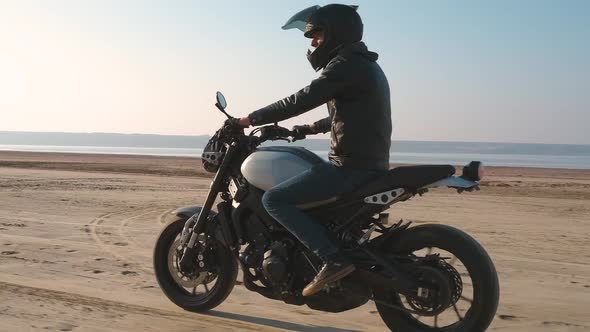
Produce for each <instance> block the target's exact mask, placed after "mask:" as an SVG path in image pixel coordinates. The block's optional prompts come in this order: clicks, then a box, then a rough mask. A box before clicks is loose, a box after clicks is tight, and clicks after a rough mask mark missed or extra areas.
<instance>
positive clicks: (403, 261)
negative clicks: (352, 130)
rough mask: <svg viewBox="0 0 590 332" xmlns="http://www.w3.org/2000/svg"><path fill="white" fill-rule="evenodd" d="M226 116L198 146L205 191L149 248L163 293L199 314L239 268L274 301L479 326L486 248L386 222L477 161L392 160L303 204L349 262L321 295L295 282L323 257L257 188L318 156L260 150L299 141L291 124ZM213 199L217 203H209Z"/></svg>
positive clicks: (486, 310) (450, 232)
mask: <svg viewBox="0 0 590 332" xmlns="http://www.w3.org/2000/svg"><path fill="white" fill-rule="evenodd" d="M216 106H217V108H218V109H219V110H221V111H222V112H223V113H224V114H225V115H226V116H227V117H228V120H227V121H225V123H224V125H223V126H222V128H221V129H219V130H218V131H217V132H216V133H215V135H214V136H213V138H212V139H211V140H210V142H209V144H208V145H207V147H206V148H205V151H204V152H203V158H202V160H203V163H204V166H205V169H207V170H208V171H211V172H215V177H214V178H213V181H212V183H211V187H210V190H209V193H208V195H207V199H206V201H205V203H204V204H203V206H202V207H200V206H194V207H189V208H182V209H178V210H176V211H174V212H173V214H174V215H175V220H174V221H172V222H171V223H169V224H168V225H167V226H166V227H165V228H164V230H163V231H162V233H161V234H160V236H159V238H158V240H157V243H156V246H155V250H154V269H155V274H156V278H157V280H158V283H159V285H160V287H161V288H162V290H163V291H164V294H166V296H167V297H168V298H169V299H170V300H171V301H172V302H174V303H175V304H176V305H178V306H180V307H181V308H183V309H185V310H188V311H194V312H203V311H207V310H209V309H212V308H214V307H216V306H217V305H219V304H220V303H222V302H223V301H224V300H225V299H226V298H227V296H228V295H229V294H230V292H231V291H232V289H233V287H234V284H235V282H236V278H237V274H238V265H239V266H240V267H241V268H242V271H243V275H244V279H243V284H244V286H245V287H246V288H247V289H248V290H251V291H254V292H257V293H259V294H261V295H263V296H265V297H267V298H270V299H273V300H280V301H284V302H285V303H288V304H293V305H307V306H308V307H310V308H312V309H315V310H321V311H327V312H342V311H346V310H350V309H353V308H356V307H359V306H362V305H363V304H365V303H367V302H368V301H374V302H375V304H376V307H377V309H378V311H379V314H380V315H381V318H382V319H383V321H384V322H385V324H387V326H388V327H389V328H390V329H391V330H392V331H401V332H413V331H464V332H477V331H484V330H486V328H487V327H488V326H489V325H490V323H491V322H492V320H493V318H494V315H495V313H496V309H497V306H498V298H499V285H498V277H497V274H496V270H495V268H494V264H493V263H492V261H491V259H490V257H489V256H488V254H487V253H486V251H485V250H484V248H483V247H482V246H481V245H480V244H479V243H478V242H477V241H475V240H474V239H473V238H472V237H471V236H469V235H468V234H466V233H464V232H463V231H461V230H458V229H456V228H453V227H450V226H445V225H437V224H423V225H419V226H416V227H411V228H410V227H409V225H410V223H407V222H403V221H399V222H397V223H389V221H388V214H387V213H384V211H386V210H387V209H388V208H389V207H390V206H391V205H392V204H394V203H398V202H401V201H405V200H408V199H410V198H412V197H414V196H416V195H420V196H421V195H423V194H424V193H426V192H427V191H428V190H429V188H433V187H449V188H453V189H456V190H457V191H458V192H462V191H472V190H478V189H479V187H478V184H479V183H478V182H479V181H480V180H481V176H482V174H483V166H482V165H481V163H480V162H471V163H470V164H469V165H467V166H465V167H464V168H463V172H462V175H461V176H454V174H455V168H454V167H453V166H451V165H421V166H402V167H396V168H393V169H391V170H389V171H387V172H383V174H381V175H379V176H378V178H375V179H373V180H371V181H369V182H368V183H366V184H363V185H362V186H360V187H358V188H357V189H356V190H355V191H354V192H351V193H345V194H342V195H340V196H337V197H334V198H333V199H329V200H325V201H322V202H314V203H311V204H306V205H305V206H302V207H301V208H303V209H305V211H306V212H307V213H309V214H310V215H311V216H313V218H314V219H315V220H317V221H321V222H323V223H324V224H325V226H326V227H327V228H328V229H329V230H331V231H332V232H333V234H334V236H335V237H336V238H337V239H338V240H339V241H340V244H341V247H342V251H343V253H344V254H345V255H347V257H348V258H349V259H350V260H351V261H352V262H353V263H354V264H355V266H356V270H355V272H353V273H352V274H350V275H348V276H347V277H345V278H343V279H341V280H339V281H337V282H334V283H332V284H328V285H326V286H325V287H324V289H323V290H321V291H320V292H318V293H316V294H314V295H312V296H309V297H303V296H302V295H301V291H302V289H303V287H305V285H306V284H308V283H309V282H310V281H311V280H312V279H313V277H314V276H315V275H316V274H317V272H318V269H319V267H320V266H321V264H322V262H321V261H320V260H319V259H318V258H317V257H316V256H314V255H313V254H312V253H311V252H310V251H309V250H308V249H307V248H306V247H304V246H303V245H302V244H301V243H300V242H299V241H298V240H297V239H296V238H295V237H294V236H293V235H291V234H290V233H289V231H287V230H286V229H285V228H283V227H282V226H281V225H280V224H279V223H278V222H277V221H275V220H274V219H273V218H272V217H270V216H269V215H268V213H267V212H266V211H265V209H264V207H263V206H262V203H261V197H262V195H263V194H264V191H265V190H268V189H269V188H271V187H272V186H274V185H276V184H278V183H280V182H282V181H284V180H286V179H288V178H290V177H292V176H294V175H297V174H299V173H301V172H303V171H305V170H306V169H308V168H310V167H311V166H313V165H314V164H316V163H321V162H325V161H324V160H322V159H321V158H319V157H318V156H317V155H315V154H313V153H311V152H310V151H308V150H306V149H303V148H298V147H285V146H275V147H260V146H259V145H260V144H261V143H263V142H265V141H269V140H298V139H303V138H304V137H301V136H298V135H297V133H294V132H292V131H290V130H288V129H285V128H282V127H280V126H278V125H277V124H275V125H269V126H264V127H259V128H257V129H254V130H253V131H252V132H251V133H250V134H249V135H246V134H245V133H244V129H243V128H241V127H239V126H238V125H237V123H236V121H235V119H233V118H232V117H231V116H229V115H228V114H227V113H226V111H225V108H226V106H227V105H226V101H225V98H224V97H223V95H222V94H221V93H219V92H218V93H217V104H216ZM218 198H219V201H220V202H219V203H218V204H217V212H215V211H213V210H212V207H213V204H214V202H215V201H216V199H218Z"/></svg>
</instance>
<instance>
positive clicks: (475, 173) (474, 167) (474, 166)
mask: <svg viewBox="0 0 590 332" xmlns="http://www.w3.org/2000/svg"><path fill="white" fill-rule="evenodd" d="M483 176H484V167H483V163H482V162H481V161H472V162H470V163H469V164H468V165H467V166H465V167H463V175H462V176H461V177H463V178H465V179H467V180H471V181H480V180H481V179H482V178H483Z"/></svg>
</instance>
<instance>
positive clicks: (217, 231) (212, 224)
mask: <svg viewBox="0 0 590 332" xmlns="http://www.w3.org/2000/svg"><path fill="white" fill-rule="evenodd" d="M201 209H203V207H201V206H198V205H194V206H186V207H182V208H178V209H176V210H174V211H172V212H170V214H173V215H175V216H177V217H179V218H183V219H185V220H188V219H189V218H190V217H192V216H195V218H197V216H198V215H199V213H200V212H201ZM205 222H209V223H208V224H207V225H206V226H205V227H206V231H207V232H211V233H210V234H212V235H213V236H215V238H216V239H217V240H218V241H219V242H221V243H222V244H223V245H225V246H230V245H231V244H232V242H233V241H231V240H229V239H232V237H231V236H230V235H229V234H230V233H229V232H230V231H229V228H228V227H229V225H228V224H227V223H228V221H227V218H220V216H219V215H218V213H217V212H215V211H210V212H209V218H207V219H205ZM222 224H223V226H221V227H220V225H222ZM224 232H225V234H224ZM228 240H229V241H228Z"/></svg>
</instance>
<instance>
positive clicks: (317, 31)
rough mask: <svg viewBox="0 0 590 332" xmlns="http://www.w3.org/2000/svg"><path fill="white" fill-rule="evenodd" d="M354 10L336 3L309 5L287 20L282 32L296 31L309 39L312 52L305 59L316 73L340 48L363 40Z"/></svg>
mask: <svg viewBox="0 0 590 332" xmlns="http://www.w3.org/2000/svg"><path fill="white" fill-rule="evenodd" d="M357 8H358V6H348V5H339V4H333V5H327V6H324V7H320V6H312V7H309V8H306V9H304V10H302V11H300V12H299V13H297V14H295V15H294V16H293V17H291V18H290V19H289V20H288V21H287V23H285V25H284V26H283V29H285V30H286V29H292V28H297V29H299V30H301V31H303V35H304V36H305V37H307V38H311V39H312V43H311V45H312V47H315V49H314V50H313V51H312V50H308V52H307V59H308V60H309V62H310V63H311V66H312V67H313V68H314V69H315V70H320V69H322V68H324V67H325V66H326V65H327V64H328V62H330V60H332V58H333V57H334V56H335V55H336V52H337V51H338V49H340V48H341V47H342V46H345V45H348V44H352V43H354V42H357V41H360V40H361V39H362V38H363V22H362V20H361V17H360V16H359V14H358V13H357V12H356V9H357ZM316 45H317V46H316Z"/></svg>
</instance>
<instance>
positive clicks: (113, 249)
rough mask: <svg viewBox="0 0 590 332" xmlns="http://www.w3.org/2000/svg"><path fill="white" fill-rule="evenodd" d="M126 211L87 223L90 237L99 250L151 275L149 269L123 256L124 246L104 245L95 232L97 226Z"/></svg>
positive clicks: (106, 215)
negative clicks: (134, 265) (133, 264)
mask: <svg viewBox="0 0 590 332" xmlns="http://www.w3.org/2000/svg"><path fill="white" fill-rule="evenodd" d="M126 211H128V210H119V211H115V212H110V213H106V214H103V215H100V216H98V217H97V218H95V219H94V220H92V221H91V222H90V223H89V227H90V237H91V238H92V240H93V241H94V242H95V243H96V244H97V245H98V246H99V248H100V249H101V250H102V251H104V252H107V253H109V254H110V255H112V256H113V257H115V258H117V259H119V260H120V261H123V262H130V263H135V264H136V265H137V267H138V268H139V270H141V271H143V272H145V273H148V274H151V273H153V271H152V270H151V269H148V268H145V267H142V266H141V263H139V262H136V261H134V259H132V258H131V257H130V256H128V255H125V254H123V253H124V252H125V251H126V250H127V248H125V247H126V246H117V245H115V244H113V245H110V244H106V243H105V242H104V241H103V240H101V238H100V237H99V236H98V232H97V227H98V226H101V224H102V223H103V222H105V221H106V220H107V219H109V218H111V217H113V216H116V215H119V214H123V213H124V212H126ZM151 212H152V211H150V212H146V213H141V214H139V215H134V216H132V217H129V218H126V219H133V218H137V217H141V216H142V215H145V214H149V213H151ZM124 220H125V219H124Z"/></svg>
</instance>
